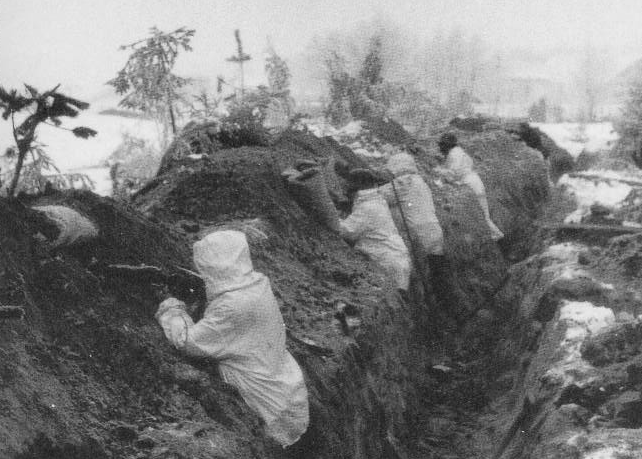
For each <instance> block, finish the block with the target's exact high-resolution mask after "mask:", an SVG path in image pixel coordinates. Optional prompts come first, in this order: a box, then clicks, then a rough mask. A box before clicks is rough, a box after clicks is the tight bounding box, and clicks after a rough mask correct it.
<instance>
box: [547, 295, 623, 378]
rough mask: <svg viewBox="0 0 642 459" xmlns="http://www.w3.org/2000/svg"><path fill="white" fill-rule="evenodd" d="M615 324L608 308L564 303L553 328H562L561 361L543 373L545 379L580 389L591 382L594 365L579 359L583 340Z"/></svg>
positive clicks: (582, 302) (588, 304)
mask: <svg viewBox="0 0 642 459" xmlns="http://www.w3.org/2000/svg"><path fill="white" fill-rule="evenodd" d="M613 324H615V314H614V313H613V310H612V309H610V308H605V307H601V306H594V305H593V303H590V302H588V301H568V300H564V301H563V304H562V307H561V309H560V315H559V319H558V322H557V324H556V326H558V327H559V326H565V327H566V331H565V334H564V339H563V340H562V342H561V343H560V345H559V352H560V354H561V358H560V359H559V360H558V361H557V362H556V363H555V364H554V365H553V366H552V367H551V368H550V369H549V370H548V371H547V372H546V373H545V375H544V376H545V378H547V379H549V380H553V381H556V382H558V383H560V384H562V386H564V387H565V386H568V385H571V384H575V385H578V386H582V385H584V384H586V383H587V382H589V381H590V379H591V373H592V370H593V366H591V365H590V364H589V363H588V362H586V361H585V360H584V359H583V358H582V353H581V352H580V349H581V347H582V343H583V342H584V340H585V339H586V338H587V337H589V336H593V335H597V334H600V333H601V332H603V331H604V330H606V329H608V328H609V327H610V326H612V325H613Z"/></svg>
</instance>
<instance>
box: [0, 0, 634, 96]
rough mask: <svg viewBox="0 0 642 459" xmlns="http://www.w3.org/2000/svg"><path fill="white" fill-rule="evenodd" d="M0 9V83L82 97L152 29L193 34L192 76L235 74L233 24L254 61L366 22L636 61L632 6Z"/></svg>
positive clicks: (66, 0)
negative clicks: (603, 52) (271, 48)
mask: <svg viewBox="0 0 642 459" xmlns="http://www.w3.org/2000/svg"><path fill="white" fill-rule="evenodd" d="M0 6H1V8H0V12H1V16H0V62H1V65H0V84H1V85H3V86H9V87H14V86H16V85H20V84H21V83H22V82H30V83H32V84H34V85H36V86H39V87H46V86H53V85H55V84H56V83H59V82H62V83H63V84H64V85H65V86H66V87H67V88H70V89H73V90H74V91H75V95H77V96H83V97H87V96H88V95H91V94H95V93H96V92H98V91H101V90H102V89H103V88H104V86H102V85H103V84H104V83H105V82H106V81H107V80H108V79H110V78H112V77H113V76H114V74H115V73H116V71H117V70H118V69H119V68H120V67H122V65H123V64H124V61H125V59H126V54H125V52H123V51H119V50H118V46H119V45H121V44H126V43H129V42H132V41H135V40H137V39H140V38H142V37H144V36H145V35H146V34H147V30H148V28H149V27H151V26H153V25H156V26H158V27H159V28H161V29H163V30H166V31H169V30H173V29H175V28H178V27H181V26H187V27H190V28H194V29H196V36H195V38H194V40H193V42H192V43H193V47H194V52H193V53H189V54H185V55H184V56H182V57H180V58H179V66H178V67H177V70H178V71H179V73H183V74H188V75H194V76H201V75H202V76H214V75H217V74H231V73H233V71H234V70H233V68H232V67H231V65H230V64H229V63H226V62H225V58H226V57H228V56H229V55H230V54H232V53H233V51H234V47H235V44H234V38H233V30H234V29H235V28H240V29H241V35H242V38H243V41H244V45H245V49H246V52H248V53H250V54H253V55H254V56H257V57H261V55H262V51H263V50H264V49H265V45H266V37H267V36H270V37H271V39H272V42H273V43H274V45H275V48H276V49H277V51H278V52H279V54H281V55H283V56H284V57H286V59H287V58H292V57H293V56H296V55H297V54H300V53H301V52H302V51H304V49H305V46H306V45H307V43H309V41H310V40H311V39H312V37H314V36H315V35H323V34H324V33H327V31H328V30H330V29H346V28H349V27H351V26H354V24H356V23H358V22H364V21H367V20H369V19H373V18H379V19H383V20H386V21H387V20H390V21H392V22H394V23H396V24H397V25H400V26H403V27H407V28H409V29H411V30H413V31H415V32H416V33H417V34H418V35H432V34H433V33H434V32H435V31H436V30H437V29H438V28H442V29H445V30H449V29H451V28H452V27H459V28H461V29H462V30H463V31H464V32H466V33H468V34H470V35H478V36H480V37H482V38H483V39H484V40H485V41H486V42H488V44H490V45H492V46H494V47H497V48H499V49H503V50H507V49H510V48H516V47H530V48H532V49H533V50H536V51H539V50H549V49H555V48H558V49H559V48H561V49H567V48H568V49H572V48H576V49H577V48H581V47H582V46H584V45H585V44H586V43H588V42H591V43H592V44H593V45H594V46H598V47H600V46H608V47H609V48H610V49H611V50H612V53H613V58H614V61H615V62H617V63H618V65H623V64H622V63H624V62H626V61H631V60H632V59H634V58H636V57H642V14H640V13H641V12H642V4H641V3H640V1H639V0H424V1H421V0H391V1H384V0H362V1H349V0H300V1H294V0H289V1H288V0H253V1H250V0H0ZM638 48H639V49H640V53H639V55H638V53H637V49H638ZM259 64H260V61H258V60H257V61H256V62H255V65H257V66H258V65H259ZM261 65H262V64H261Z"/></svg>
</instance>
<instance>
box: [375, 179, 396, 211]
mask: <svg viewBox="0 0 642 459" xmlns="http://www.w3.org/2000/svg"><path fill="white" fill-rule="evenodd" d="M379 194H380V195H381V196H383V199H385V200H386V202H387V203H388V205H389V206H390V207H394V206H396V205H398V203H397V198H396V196H395V190H394V188H393V187H392V183H386V184H385V185H381V186H380V187H379Z"/></svg>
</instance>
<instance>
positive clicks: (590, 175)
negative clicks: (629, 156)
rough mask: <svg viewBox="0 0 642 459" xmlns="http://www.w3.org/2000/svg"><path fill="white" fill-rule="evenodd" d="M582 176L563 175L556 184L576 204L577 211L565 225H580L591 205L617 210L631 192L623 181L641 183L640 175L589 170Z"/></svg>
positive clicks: (641, 175)
mask: <svg viewBox="0 0 642 459" xmlns="http://www.w3.org/2000/svg"><path fill="white" fill-rule="evenodd" d="M584 175H585V176H584V177H583V176H581V175H574V176H573V177H571V176H569V175H568V174H564V175H563V176H562V177H561V178H560V179H559V181H558V182H557V183H558V185H559V186H562V187H563V188H564V189H565V190H566V191H567V192H568V193H569V194H570V195H571V196H573V197H574V198H575V201H576V202H577V209H576V210H575V211H574V212H572V213H571V214H570V215H568V216H567V217H566V219H565V220H564V222H565V223H580V222H581V220H582V218H583V217H584V216H586V215H588V214H589V212H590V207H591V206H592V205H593V204H600V205H603V206H606V207H608V208H612V209H617V208H618V207H620V206H621V204H622V203H623V202H624V200H625V199H626V197H627V196H628V195H629V193H631V191H632V190H633V187H632V186H631V185H629V184H628V183H626V182H625V180H630V181H640V182H641V183H642V174H637V175H635V174H633V173H631V172H628V173H626V172H623V173H620V172H619V171H613V170H606V169H591V170H588V171H585V172H584ZM599 178H604V179H605V180H600V179H599Z"/></svg>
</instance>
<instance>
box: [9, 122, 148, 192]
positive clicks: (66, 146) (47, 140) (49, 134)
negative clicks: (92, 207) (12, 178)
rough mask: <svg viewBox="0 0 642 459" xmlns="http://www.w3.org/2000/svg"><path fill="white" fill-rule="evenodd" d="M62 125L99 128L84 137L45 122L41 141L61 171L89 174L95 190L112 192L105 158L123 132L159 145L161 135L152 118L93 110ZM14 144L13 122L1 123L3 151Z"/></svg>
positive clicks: (118, 142)
mask: <svg viewBox="0 0 642 459" xmlns="http://www.w3.org/2000/svg"><path fill="white" fill-rule="evenodd" d="M62 126H63V127H67V128H74V127H76V126H87V127H90V128H92V129H94V130H96V131H98V134H97V135H96V136H95V137H92V138H89V139H80V138H77V137H75V136H74V135H73V134H72V133H71V132H68V131H65V130H62V129H58V128H55V127H53V126H48V125H41V126H40V127H39V128H38V131H37V135H38V141H39V142H40V143H43V144H44V145H46V147H45V151H47V153H48V154H49V156H50V157H51V158H52V159H53V160H54V163H55V164H56V166H57V167H58V168H59V169H60V171H61V172H63V173H64V172H81V173H85V174H87V175H88V176H89V177H90V178H91V179H92V180H94V182H95V183H96V189H95V190H94V191H96V192H97V193H98V194H102V195H109V194H110V193H111V181H110V179H109V168H107V167H105V160H106V159H107V158H108V157H109V156H110V155H111V154H112V153H113V152H114V150H115V149H116V148H117V147H118V145H120V143H121V141H122V138H123V134H125V133H129V134H131V135H133V136H135V137H138V138H142V139H145V140H147V141H148V142H150V143H151V144H152V145H156V146H157V145H158V138H159V136H158V132H157V128H156V125H155V124H154V122H152V121H149V120H143V119H138V118H125V117H121V116H112V115H100V114H98V113H95V112H91V111H89V112H84V113H81V114H80V115H79V116H78V118H75V119H64V123H63V125H62ZM12 145H14V142H13V137H12V133H11V123H8V122H3V123H0V149H1V150H0V151H1V152H2V153H4V151H5V150H6V149H7V148H8V147H10V146H12ZM0 167H2V164H0ZM2 168H3V169H5V168H4V167H2Z"/></svg>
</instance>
